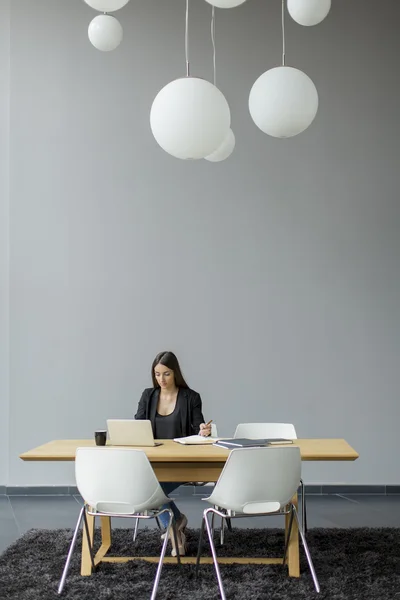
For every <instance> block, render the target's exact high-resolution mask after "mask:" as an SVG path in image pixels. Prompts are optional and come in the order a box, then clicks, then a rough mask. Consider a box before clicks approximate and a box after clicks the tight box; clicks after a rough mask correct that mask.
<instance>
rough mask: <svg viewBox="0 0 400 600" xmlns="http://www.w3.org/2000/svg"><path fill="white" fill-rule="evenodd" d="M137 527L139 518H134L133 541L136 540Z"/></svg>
mask: <svg viewBox="0 0 400 600" xmlns="http://www.w3.org/2000/svg"><path fill="white" fill-rule="evenodd" d="M138 529H139V519H136V523H135V529H134V530H133V542H136V538H137V534H138Z"/></svg>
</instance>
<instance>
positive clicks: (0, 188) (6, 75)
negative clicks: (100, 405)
mask: <svg viewBox="0 0 400 600" xmlns="http://www.w3.org/2000/svg"><path fill="white" fill-rule="evenodd" d="M9 67H10V2H9V0H0V485H3V484H4V483H5V482H6V481H7V480H8V409H9V393H8V392H9V389H8V383H9V362H8V360H9V352H8V340H9V331H8V327H9V318H8V316H9V315H8V294H9V274H8V262H9V261H8V227H9V214H8V201H9V187H8V184H9V141H10V136H9V106H10V69H9Z"/></svg>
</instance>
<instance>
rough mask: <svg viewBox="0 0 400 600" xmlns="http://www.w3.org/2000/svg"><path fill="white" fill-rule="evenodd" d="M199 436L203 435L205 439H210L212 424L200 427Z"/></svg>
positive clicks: (204, 424) (203, 424)
mask: <svg viewBox="0 0 400 600" xmlns="http://www.w3.org/2000/svg"><path fill="white" fill-rule="evenodd" d="M199 435H202V436H204V437H208V436H209V435H211V423H210V424H207V423H202V424H201V425H200V431H199Z"/></svg>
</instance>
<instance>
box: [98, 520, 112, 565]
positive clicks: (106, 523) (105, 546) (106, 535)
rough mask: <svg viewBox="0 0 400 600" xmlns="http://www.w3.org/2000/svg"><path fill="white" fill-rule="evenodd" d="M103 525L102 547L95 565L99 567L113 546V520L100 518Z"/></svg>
mask: <svg viewBox="0 0 400 600" xmlns="http://www.w3.org/2000/svg"><path fill="white" fill-rule="evenodd" d="M100 523H101V546H100V548H99V549H98V551H97V553H96V556H95V557H94V564H95V565H96V566H97V565H98V564H99V563H101V561H102V560H103V558H104V557H105V555H106V554H107V552H108V551H109V549H110V546H111V518H110V517H100Z"/></svg>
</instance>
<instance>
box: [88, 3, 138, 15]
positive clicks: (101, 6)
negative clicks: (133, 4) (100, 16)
mask: <svg viewBox="0 0 400 600" xmlns="http://www.w3.org/2000/svg"><path fill="white" fill-rule="evenodd" d="M85 2H86V4H88V5H89V6H90V7H91V8H94V9H95V10H98V11H99V12H102V13H108V12H113V11H114V10H119V9H120V8H122V7H123V6H125V4H128V2H129V0H85Z"/></svg>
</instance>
